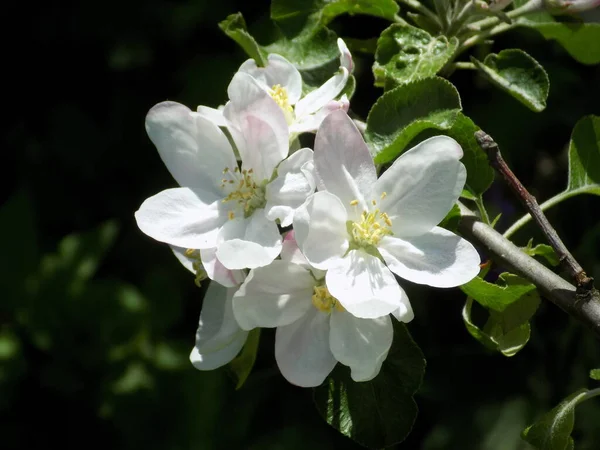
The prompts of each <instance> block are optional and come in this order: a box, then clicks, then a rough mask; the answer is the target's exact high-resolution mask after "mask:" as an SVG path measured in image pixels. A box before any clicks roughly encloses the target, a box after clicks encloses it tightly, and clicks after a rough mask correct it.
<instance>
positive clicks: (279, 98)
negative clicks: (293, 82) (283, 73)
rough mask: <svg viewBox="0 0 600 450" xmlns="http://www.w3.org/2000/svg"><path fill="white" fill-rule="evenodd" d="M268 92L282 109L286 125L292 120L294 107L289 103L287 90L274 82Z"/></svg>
mask: <svg viewBox="0 0 600 450" xmlns="http://www.w3.org/2000/svg"><path fill="white" fill-rule="evenodd" d="M269 94H270V95H271V97H272V98H273V100H275V102H276V103H277V104H278V105H279V107H280V108H281V109H282V111H283V115H284V116H285V120H286V122H287V123H288V125H289V124H291V123H292V122H293V121H294V108H292V105H290V101H289V99H288V93H287V90H286V89H285V88H284V87H283V86H281V85H280V84H276V85H274V86H273V87H272V88H271V90H270V91H269Z"/></svg>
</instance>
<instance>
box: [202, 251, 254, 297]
mask: <svg viewBox="0 0 600 450" xmlns="http://www.w3.org/2000/svg"><path fill="white" fill-rule="evenodd" d="M200 259H201V260H202V266H203V267H204V271H205V272H206V275H208V278H210V279H211V280H214V281H216V282H217V283H219V284H221V285H223V286H225V287H235V286H239V285H240V283H242V281H244V278H246V274H245V273H244V271H243V270H230V269H228V268H227V267H225V266H224V265H223V263H221V261H219V259H218V258H217V249H216V247H214V248H207V249H201V250H200Z"/></svg>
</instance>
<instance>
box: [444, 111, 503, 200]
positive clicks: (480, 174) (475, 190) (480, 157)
mask: <svg viewBox="0 0 600 450" xmlns="http://www.w3.org/2000/svg"><path fill="white" fill-rule="evenodd" d="M479 129H480V128H479V127H478V126H477V125H475V124H474V123H473V121H472V120H471V119H470V118H469V117H467V116H465V115H464V114H463V113H458V114H457V115H456V120H455V122H454V124H453V125H452V127H451V128H450V129H449V130H445V131H444V134H446V135H448V136H450V137H451V138H454V139H456V141H457V142H458V143H459V144H460V146H461V147H462V149H463V152H464V156H463V157H462V159H461V161H462V163H463V164H464V165H465V168H466V169H467V183H466V188H467V190H468V191H469V192H470V193H471V194H473V199H474V200H475V196H479V195H481V194H483V193H484V192H485V191H487V189H488V188H489V187H490V185H491V184H492V181H494V169H492V167H491V166H490V163H489V162H488V158H487V155H486V154H485V152H484V151H483V150H482V149H481V147H480V146H479V144H477V141H476V140H475V132H476V131H478V130H479Z"/></svg>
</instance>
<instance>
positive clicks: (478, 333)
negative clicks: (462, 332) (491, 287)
mask: <svg viewBox="0 0 600 450" xmlns="http://www.w3.org/2000/svg"><path fill="white" fill-rule="evenodd" d="M472 310H473V299H472V298H471V297H467V301H466V302H465V306H464V307H463V310H462V318H463V322H464V323H465V327H466V328H467V331H468V332H469V334H470V335H471V336H473V337H474V338H475V339H477V340H478V341H479V342H481V343H482V344H483V345H485V346H486V347H487V348H489V349H490V350H497V349H498V345H497V344H496V343H495V342H494V341H493V340H492V338H490V337H489V336H488V335H487V334H486V333H485V332H484V331H483V330H482V329H481V328H479V327H478V326H477V325H475V323H474V322H473V319H472V317H471V316H472Z"/></svg>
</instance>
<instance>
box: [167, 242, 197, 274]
mask: <svg viewBox="0 0 600 450" xmlns="http://www.w3.org/2000/svg"><path fill="white" fill-rule="evenodd" d="M169 247H170V248H171V251H172V252H173V254H174V255H175V258H177V260H178V261H179V262H180V263H181V265H182V266H183V267H185V268H186V269H187V270H189V271H190V272H192V273H193V274H195V273H196V271H195V270H194V260H193V259H192V258H188V257H187V256H186V254H185V252H186V250H187V249H186V248H183V247H177V246H176V245H169Z"/></svg>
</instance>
